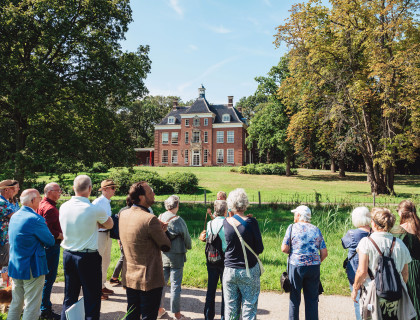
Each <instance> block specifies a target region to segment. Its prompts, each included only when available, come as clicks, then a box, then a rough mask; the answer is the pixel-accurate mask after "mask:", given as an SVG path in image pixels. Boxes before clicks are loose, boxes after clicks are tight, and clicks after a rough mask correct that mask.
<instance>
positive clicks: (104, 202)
mask: <svg viewBox="0 0 420 320" xmlns="http://www.w3.org/2000/svg"><path fill="white" fill-rule="evenodd" d="M92 204H93V205H95V206H98V207H100V208H102V209H104V210H105V212H106V214H107V215H108V217H110V216H111V215H112V210H111V200H110V199H108V198H107V197H105V196H104V195H101V196H100V197H99V198H96V199H95V200H93V202H92ZM98 231H107V229H103V228H101V229H99V230H98Z"/></svg>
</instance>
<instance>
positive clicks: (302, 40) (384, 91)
mask: <svg viewBox="0 0 420 320" xmlns="http://www.w3.org/2000/svg"><path fill="white" fill-rule="evenodd" d="M330 3H331V7H330V8H327V7H324V6H322V5H321V1H318V0H310V1H308V2H307V3H305V4H297V5H294V6H293V7H292V10H291V15H290V18H289V19H288V21H287V22H286V23H285V24H283V25H280V26H279V27H278V33H277V35H276V44H277V45H280V43H281V42H285V43H287V44H288V45H289V47H290V51H289V56H290V64H289V68H290V77H288V78H287V79H285V80H284V81H282V83H281V86H280V88H279V95H280V97H281V98H282V99H283V102H284V103H285V104H286V105H287V106H288V107H291V106H293V107H296V106H297V108H298V110H299V112H303V113H305V112H307V111H305V110H315V111H319V110H323V111H324V113H325V114H327V115H328V117H329V119H330V120H331V121H332V124H333V125H334V126H335V125H337V124H343V125H342V126H340V128H342V129H343V130H344V131H343V132H342V134H343V135H344V136H345V137H350V138H352V139H354V147H355V148H356V149H357V151H358V152H359V153H360V154H361V155H362V157H363V160H364V163H365V166H366V171H367V174H368V177H369V181H370V183H371V190H372V192H373V193H376V194H381V193H393V192H394V173H395V166H396V162H397V160H399V159H407V160H410V161H414V160H415V158H416V157H417V154H416V151H415V149H416V148H418V147H419V145H420V120H419V118H420V108H419V105H420V104H419V94H418V92H419V90H420V81H419V80H420V72H419V66H420V64H419V62H420V61H419V55H418V52H419V46H420V41H419V39H420V30H419V27H418V21H416V20H415V18H414V16H415V12H416V10H417V9H418V1H414V0H392V1H391V0H390V1H386V0H369V1H368V0H361V1H350V0H331V1H330Z"/></svg>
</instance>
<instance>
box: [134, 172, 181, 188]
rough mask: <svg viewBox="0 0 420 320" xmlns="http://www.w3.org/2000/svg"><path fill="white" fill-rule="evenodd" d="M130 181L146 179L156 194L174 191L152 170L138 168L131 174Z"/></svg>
mask: <svg viewBox="0 0 420 320" xmlns="http://www.w3.org/2000/svg"><path fill="white" fill-rule="evenodd" d="M131 181H132V183H135V182H139V181H146V182H147V183H148V185H149V186H150V187H152V188H153V191H154V192H155V193H156V194H170V193H173V192H174V189H173V188H172V186H171V185H170V184H168V182H167V181H166V180H165V179H163V178H162V177H161V176H160V175H159V174H158V173H157V172H154V171H146V170H139V171H137V172H136V173H135V174H134V175H133V176H132V179H131Z"/></svg>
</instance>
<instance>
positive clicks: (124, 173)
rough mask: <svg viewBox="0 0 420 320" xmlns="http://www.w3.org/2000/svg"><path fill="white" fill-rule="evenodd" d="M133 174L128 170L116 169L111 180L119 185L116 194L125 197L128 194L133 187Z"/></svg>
mask: <svg viewBox="0 0 420 320" xmlns="http://www.w3.org/2000/svg"><path fill="white" fill-rule="evenodd" d="M132 176H133V174H132V173H131V172H129V170H127V169H126V168H116V169H115V170H114V171H113V172H112V173H111V175H110V177H109V178H110V179H112V180H114V182H115V183H116V184H117V185H118V189H117V192H116V194H117V195H120V196H124V195H127V194H128V190H129V189H130V186H131V185H132Z"/></svg>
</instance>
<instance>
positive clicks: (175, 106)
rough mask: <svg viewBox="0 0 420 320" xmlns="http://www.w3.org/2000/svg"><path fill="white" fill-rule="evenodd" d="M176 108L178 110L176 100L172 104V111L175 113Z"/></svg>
mask: <svg viewBox="0 0 420 320" xmlns="http://www.w3.org/2000/svg"><path fill="white" fill-rule="evenodd" d="M177 108H178V100H177V99H175V100H174V102H173V106H172V110H174V111H176V109H177Z"/></svg>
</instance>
